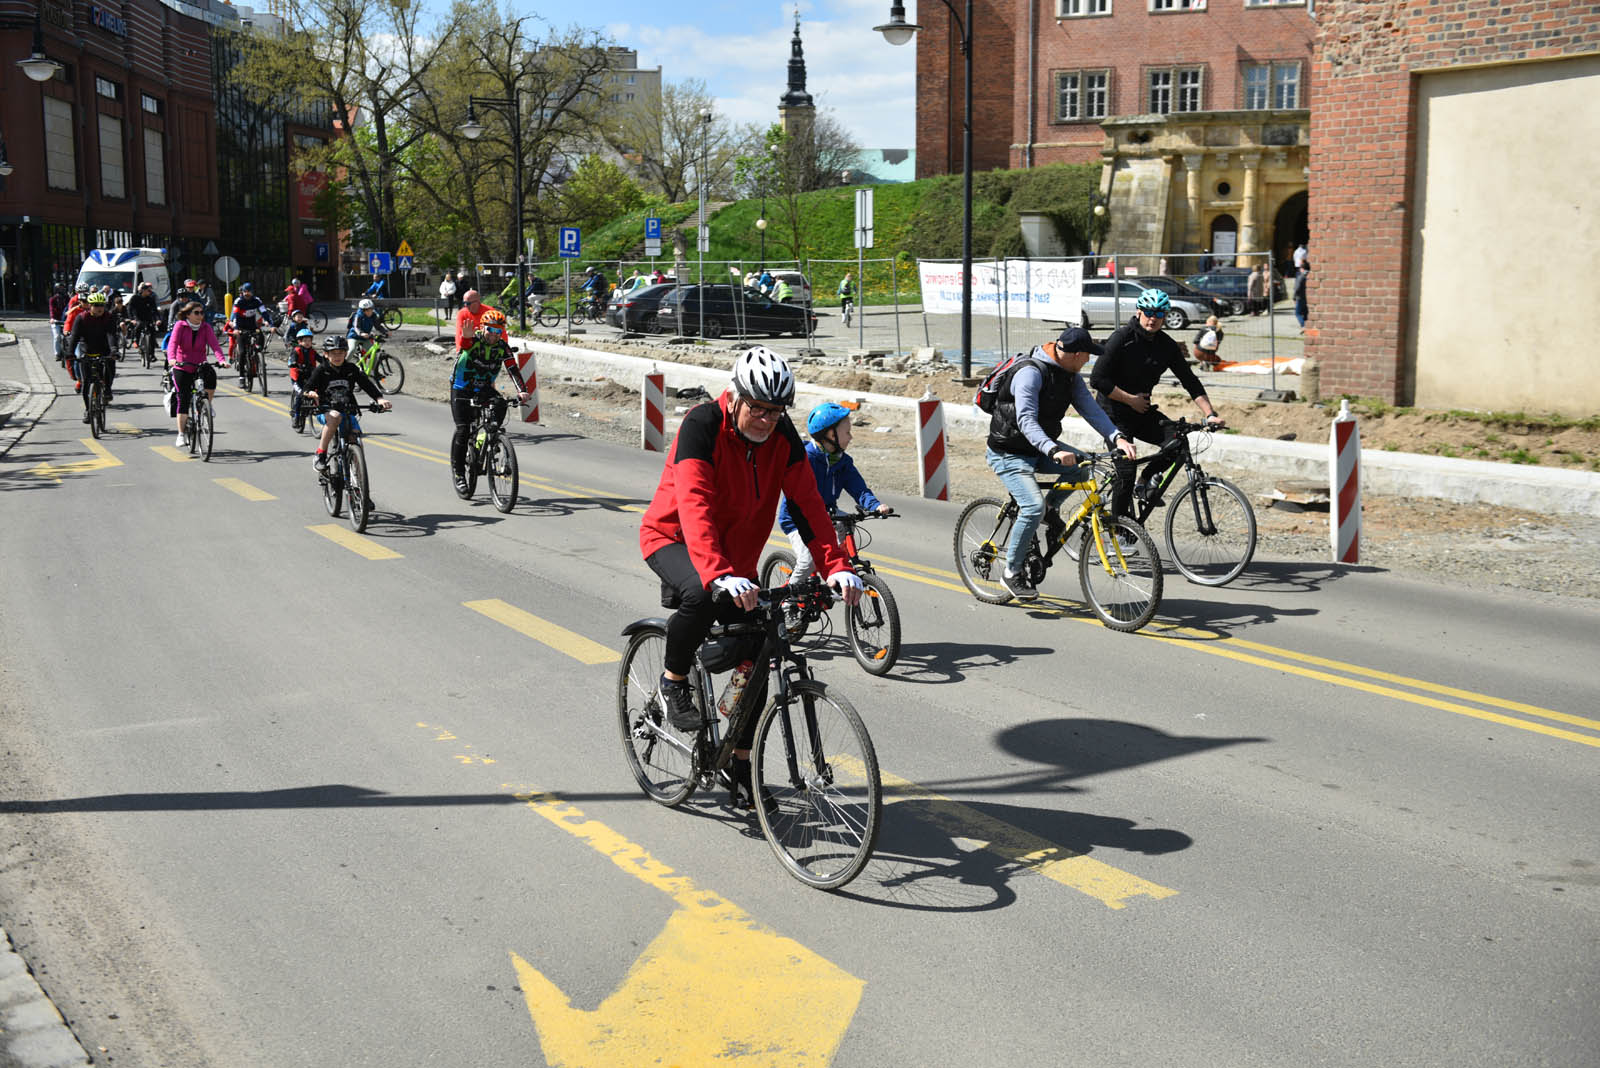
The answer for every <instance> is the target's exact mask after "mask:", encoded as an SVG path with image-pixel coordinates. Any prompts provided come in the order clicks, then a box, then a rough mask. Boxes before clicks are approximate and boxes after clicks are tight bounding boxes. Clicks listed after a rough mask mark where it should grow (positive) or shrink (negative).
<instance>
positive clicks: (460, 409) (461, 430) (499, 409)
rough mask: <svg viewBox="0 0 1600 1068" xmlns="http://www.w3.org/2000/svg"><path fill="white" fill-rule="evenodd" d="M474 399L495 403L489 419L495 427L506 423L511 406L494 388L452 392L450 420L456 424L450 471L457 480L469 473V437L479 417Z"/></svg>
mask: <svg viewBox="0 0 1600 1068" xmlns="http://www.w3.org/2000/svg"><path fill="white" fill-rule="evenodd" d="M474 399H480V400H491V399H492V400H493V401H494V409H493V410H492V411H491V412H490V413H489V418H490V420H491V421H492V422H493V423H494V425H495V426H500V425H502V424H503V423H505V421H506V408H507V407H508V406H509V404H510V402H509V401H507V400H506V399H505V398H504V397H502V396H500V394H499V393H498V392H496V391H495V390H494V389H493V388H492V387H491V388H487V389H452V390H451V391H450V418H451V419H454V420H455V423H456V430H455V433H454V434H452V435H451V436H450V471H451V473H452V474H454V475H455V476H456V477H457V478H462V477H463V476H465V474H466V471H467V436H468V435H469V434H470V433H471V432H472V420H473V417H474V416H476V415H477V410H476V409H475V408H474V407H473V405H472V402H473V400H474Z"/></svg>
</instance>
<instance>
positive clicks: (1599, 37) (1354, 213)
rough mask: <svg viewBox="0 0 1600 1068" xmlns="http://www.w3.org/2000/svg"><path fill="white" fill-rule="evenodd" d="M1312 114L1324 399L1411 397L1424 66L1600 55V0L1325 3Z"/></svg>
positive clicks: (1313, 299) (1314, 315)
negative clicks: (1416, 174) (1409, 312)
mask: <svg viewBox="0 0 1600 1068" xmlns="http://www.w3.org/2000/svg"><path fill="white" fill-rule="evenodd" d="M1317 23H1318V40H1317V45H1316V54H1315V59H1314V61H1313V72H1312V82H1313V83H1314V84H1315V85H1316V87H1317V96H1316V99H1315V101H1314V102H1313V104H1312V108H1311V233H1312V243H1311V245H1310V254H1311V261H1312V265H1313V267H1314V270H1313V273H1312V275H1311V285H1310V287H1309V289H1308V291H1307V292H1308V294H1309V303H1310V305H1311V322H1310V325H1311V326H1312V327H1313V328H1314V329H1313V332H1312V337H1311V341H1310V344H1309V345H1308V346H1307V354H1308V355H1314V356H1316V357H1317V359H1318V360H1319V361H1320V362H1321V364H1322V388H1323V391H1324V392H1327V393H1356V394H1361V395H1363V396H1377V397H1382V398H1384V399H1386V400H1389V401H1392V402H1399V403H1406V402H1409V401H1410V399H1411V397H1410V391H1411V388H1412V383H1411V382H1409V381H1408V380H1407V368H1408V357H1407V352H1406V346H1407V338H1406V322H1407V320H1406V309H1407V304H1408V302H1409V301H1410V300H1411V299H1412V294H1411V292H1410V287H1409V282H1410V274H1411V269H1410V264H1411V251H1412V248H1411V238H1412V233H1413V229H1414V228H1413V222H1412V213H1413V210H1414V193H1415V189H1414V185H1413V176H1412V168H1413V163H1414V161H1415V159H1416V151H1417V144H1416V112H1415V109H1416V79H1415V75H1416V73H1417V72H1419V71H1429V70H1440V69H1446V68H1450V67H1456V66H1466V65H1474V64H1485V63H1508V62H1517V61H1522V60H1536V59H1550V58H1557V57H1562V56H1575V55H1582V54H1588V53H1593V52H1595V51H1597V50H1600V8H1597V7H1596V5H1595V4H1594V3H1593V2H1592V0H1498V2H1496V3H1494V4H1485V3H1482V2H1481V0H1319V2H1318V4H1317Z"/></svg>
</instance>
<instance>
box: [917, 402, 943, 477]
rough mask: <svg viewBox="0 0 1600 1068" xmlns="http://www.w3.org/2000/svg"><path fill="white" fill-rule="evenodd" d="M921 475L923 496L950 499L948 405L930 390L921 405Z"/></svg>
mask: <svg viewBox="0 0 1600 1068" xmlns="http://www.w3.org/2000/svg"><path fill="white" fill-rule="evenodd" d="M917 465H918V466H917V475H918V478H919V481H920V483H921V485H922V495H923V496H924V497H927V498H929V499H931V500H936V501H948V500H949V499H950V468H949V464H948V463H947V459H946V456H945V436H944V401H941V400H938V399H937V398H935V397H934V395H933V391H932V390H928V391H926V392H925V393H923V395H922V399H921V400H919V401H917Z"/></svg>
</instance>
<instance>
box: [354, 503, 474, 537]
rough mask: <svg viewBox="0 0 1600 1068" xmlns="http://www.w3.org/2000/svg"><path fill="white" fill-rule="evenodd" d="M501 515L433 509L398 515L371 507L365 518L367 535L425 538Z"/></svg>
mask: <svg viewBox="0 0 1600 1068" xmlns="http://www.w3.org/2000/svg"><path fill="white" fill-rule="evenodd" d="M504 519H505V516H503V515H501V514H500V513H499V512H493V513H492V514H490V515H462V514H460V513H437V514H433V515H409V516H408V515H401V514H400V513H399V512H387V511H383V510H382V509H378V508H374V510H373V512H372V515H371V516H370V517H369V518H368V520H367V536H368V537H372V538H427V537H432V536H433V535H435V534H437V533H439V532H440V531H443V530H470V529H475V528H478V527H484V526H488V525H489V524H491V523H499V522H501V521H503V520H504Z"/></svg>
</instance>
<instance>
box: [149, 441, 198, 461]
mask: <svg viewBox="0 0 1600 1068" xmlns="http://www.w3.org/2000/svg"><path fill="white" fill-rule="evenodd" d="M150 451H151V452H153V453H155V454H156V455H157V456H165V457H166V458H167V459H169V460H171V461H172V462H173V463H178V464H181V463H185V462H187V461H189V460H193V459H194V457H193V456H192V455H190V453H189V450H188V449H179V448H175V447H173V446H171V445H152V446H150Z"/></svg>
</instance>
